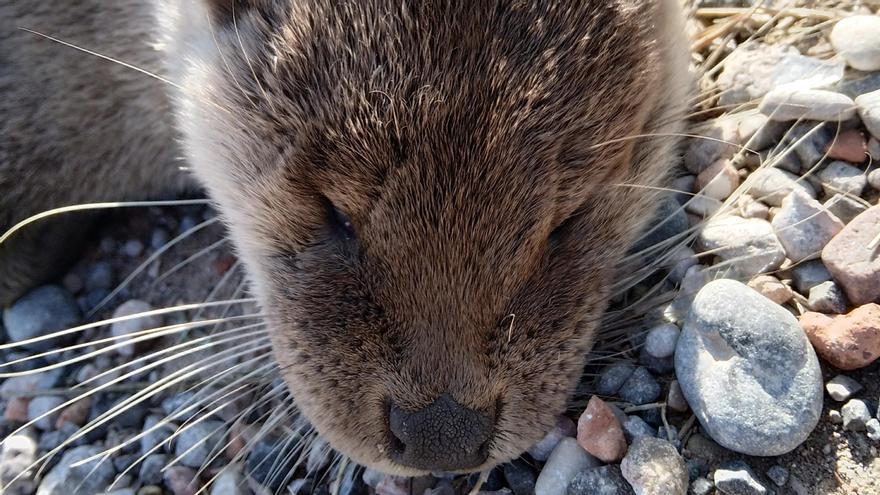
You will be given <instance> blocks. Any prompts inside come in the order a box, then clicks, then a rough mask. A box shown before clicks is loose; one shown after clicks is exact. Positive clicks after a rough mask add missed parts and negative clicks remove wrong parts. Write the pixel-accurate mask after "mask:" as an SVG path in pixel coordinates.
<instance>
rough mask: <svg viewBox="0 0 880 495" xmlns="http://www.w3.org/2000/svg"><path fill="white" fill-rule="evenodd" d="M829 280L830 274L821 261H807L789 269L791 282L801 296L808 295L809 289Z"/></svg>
mask: <svg viewBox="0 0 880 495" xmlns="http://www.w3.org/2000/svg"><path fill="white" fill-rule="evenodd" d="M829 280H831V273H829V272H828V269H827V268H825V265H824V264H823V263H822V262H821V261H818V260H816V261H807V262H806V263H801V264H799V265H797V266H795V267H794V268H792V269H791V281H792V282H793V283H794V287H795V289H797V291H798V292H800V293H802V294H809V292H810V289H812V288H813V287H815V286H817V285H819V284H821V283H822V282H827V281H829Z"/></svg>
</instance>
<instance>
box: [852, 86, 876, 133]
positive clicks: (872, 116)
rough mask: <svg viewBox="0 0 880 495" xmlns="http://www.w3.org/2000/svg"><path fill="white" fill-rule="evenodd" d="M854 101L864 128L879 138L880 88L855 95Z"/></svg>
mask: <svg viewBox="0 0 880 495" xmlns="http://www.w3.org/2000/svg"><path fill="white" fill-rule="evenodd" d="M855 103H856V106H858V108H859V117H861V118H862V123H864V124H865V128H867V129H868V132H870V133H871V135H872V136H874V137H875V138H877V139H880V89H878V90H877V91H872V92H870V93H865V94H863V95H861V96H857V97H856V100H855Z"/></svg>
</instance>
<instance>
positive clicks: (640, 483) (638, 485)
mask: <svg viewBox="0 0 880 495" xmlns="http://www.w3.org/2000/svg"><path fill="white" fill-rule="evenodd" d="M620 470H621V472H622V473H623V477H624V478H625V479H626V481H628V482H629V484H630V485H631V486H632V487H633V490H634V491H635V492H636V495H685V494H686V493H687V489H688V472H687V467H686V466H685V463H684V459H682V458H681V456H680V455H678V452H677V451H676V450H675V447H673V446H672V444H671V443H669V442H667V441H665V440H660V439H659V438H652V437H638V438H636V439H635V440H634V441H633V443H632V445H631V446H630V448H629V450H628V451H627V453H626V456H625V457H624V458H623V461H622V462H621V463H620Z"/></svg>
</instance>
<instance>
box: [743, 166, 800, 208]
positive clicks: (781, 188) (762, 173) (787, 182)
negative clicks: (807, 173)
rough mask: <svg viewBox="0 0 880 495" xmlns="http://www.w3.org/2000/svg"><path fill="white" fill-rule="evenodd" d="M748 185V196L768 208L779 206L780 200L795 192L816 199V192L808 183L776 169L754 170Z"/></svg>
mask: <svg viewBox="0 0 880 495" xmlns="http://www.w3.org/2000/svg"><path fill="white" fill-rule="evenodd" d="M749 183H750V185H751V187H750V189H749V192H750V194H751V195H752V196H754V197H755V198H756V199H757V200H759V201H763V202H765V203H767V204H769V205H770V206H781V205H782V200H783V199H785V197H786V196H788V195H789V194H791V193H792V192H793V191H796V190H800V191H802V192H803V193H804V194H806V195H807V196H809V197H811V198H815V197H816V190H815V189H813V186H811V185H810V183H809V182H807V181H806V180H802V179H801V178H800V177H798V176H797V175H794V174H792V173H790V172H786V171H784V170H780V169H778V168H768V167H764V168H760V169H758V170H756V171H755V172H754V173H753V174H752V175H751V176H750V177H749Z"/></svg>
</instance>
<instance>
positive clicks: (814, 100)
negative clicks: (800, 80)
mask: <svg viewBox="0 0 880 495" xmlns="http://www.w3.org/2000/svg"><path fill="white" fill-rule="evenodd" d="M758 110H759V111H760V112H761V113H763V114H764V115H766V116H768V117H769V118H770V119H771V120H776V121H782V122H785V121H789V120H801V119H804V120H821V121H826V122H841V121H844V120H848V119H851V118H853V117H854V116H855V115H856V106H855V102H853V100H852V98H850V97H849V96H846V95H844V94H840V93H835V92H833V91H826V90H822V89H803V88H800V87H797V86H788V87H779V88H776V89H774V90H772V91H770V92H769V93H767V94H766V95H764V98H762V99H761V104H760V105H758Z"/></svg>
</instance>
